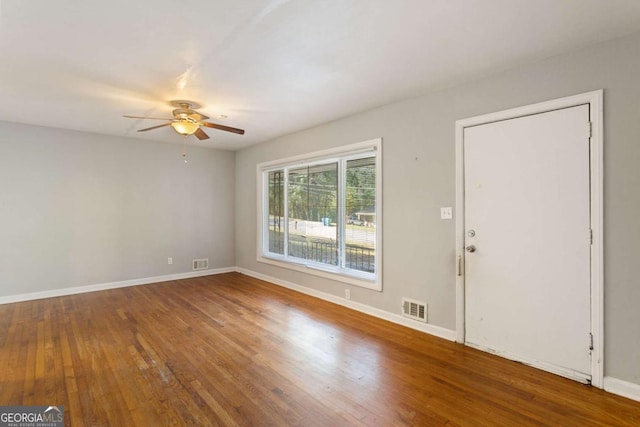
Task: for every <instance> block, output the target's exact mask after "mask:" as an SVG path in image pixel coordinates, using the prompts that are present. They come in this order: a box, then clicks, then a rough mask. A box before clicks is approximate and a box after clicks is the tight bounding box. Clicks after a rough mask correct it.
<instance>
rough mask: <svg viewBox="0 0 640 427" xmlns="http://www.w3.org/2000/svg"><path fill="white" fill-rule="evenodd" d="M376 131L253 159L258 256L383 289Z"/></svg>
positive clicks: (330, 276) (302, 269) (293, 267)
mask: <svg viewBox="0 0 640 427" xmlns="http://www.w3.org/2000/svg"><path fill="white" fill-rule="evenodd" d="M380 145H381V141H380V140H379V139H377V140H372V141H366V142H363V143H359V144H353V145H350V146H347V147H342V148H341V149H339V150H327V151H324V152H321V153H313V154H310V155H308V156H299V157H295V158H290V159H283V160H280V161H276V162H269V163H264V164H261V165H259V166H258V174H259V186H260V188H259V193H260V196H261V203H260V204H259V218H260V219H259V223H260V225H259V230H258V236H260V238H259V242H258V260H259V261H261V262H266V263H270V264H276V265H279V266H282V267H286V268H291V269H294V270H301V271H305V272H308V273H311V274H316V275H320V276H324V277H329V278H332V279H335V280H340V281H343V282H347V283H351V284H355V285H358V286H364V287H367V288H370V289H376V290H381V289H382V287H381V277H382V275H381V272H380V266H381V265H382V263H381V245H380V236H381V232H382V230H381V210H380V206H381V182H382V179H381V178H382V177H381V173H380V170H381V167H380V164H381V158H380Z"/></svg>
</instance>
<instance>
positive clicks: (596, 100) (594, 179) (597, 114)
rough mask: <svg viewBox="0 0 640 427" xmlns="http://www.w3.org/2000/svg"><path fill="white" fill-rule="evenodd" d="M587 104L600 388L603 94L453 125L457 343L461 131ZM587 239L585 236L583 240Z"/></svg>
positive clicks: (461, 335) (461, 311)
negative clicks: (454, 146) (454, 150)
mask: <svg viewBox="0 0 640 427" xmlns="http://www.w3.org/2000/svg"><path fill="white" fill-rule="evenodd" d="M584 104H589V115H590V119H589V120H590V122H591V130H590V132H591V144H590V181H591V183H590V188H589V190H590V197H591V206H590V208H591V230H592V231H591V232H592V244H591V334H592V335H593V350H592V352H591V384H592V385H593V386H595V387H598V388H602V387H603V377H604V370H603V364H604V359H603V357H604V348H603V343H604V305H603V302H604V298H603V295H604V292H603V291H604V262H603V254H604V245H603V237H604V236H603V233H604V226H603V165H604V164H603V141H604V139H603V137H604V131H603V90H602V89H601V90H596V91H593V92H587V93H582V94H578V95H574V96H568V97H564V98H559V99H554V100H551V101H545V102H540V103H537V104H532V105H527V106H523V107H518V108H512V109H509V110H504V111H499V112H495V113H490V114H484V115H481V116H476V117H470V118H467V119H461V120H457V121H456V209H455V211H456V213H457V215H456V220H455V228H456V279H455V281H456V342H459V343H465V276H464V274H465V266H464V240H465V239H464V226H465V218H464V150H463V148H464V129H465V128H466V127H471V126H478V125H483V124H487V123H493V122H497V121H502V120H509V119H515V118H518V117H523V116H530V115H533V114H540V113H545V112H549V111H553V110H558V109H563V108H570V107H575V106H578V105H584ZM586 132H589V129H585V133H586ZM586 237H588V236H585V238H586Z"/></svg>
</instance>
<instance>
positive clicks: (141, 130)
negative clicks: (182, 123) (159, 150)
mask: <svg viewBox="0 0 640 427" xmlns="http://www.w3.org/2000/svg"><path fill="white" fill-rule="evenodd" d="M165 126H171V123H165V124H163V125H158V126H151V127H150V128H145V129H138V132H146V131H148V130H153V129H158V128H162V127H165Z"/></svg>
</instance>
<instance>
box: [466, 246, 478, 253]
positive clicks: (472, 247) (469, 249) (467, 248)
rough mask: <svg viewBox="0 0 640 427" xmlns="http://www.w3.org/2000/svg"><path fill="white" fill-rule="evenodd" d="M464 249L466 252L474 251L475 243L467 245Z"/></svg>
mask: <svg viewBox="0 0 640 427" xmlns="http://www.w3.org/2000/svg"><path fill="white" fill-rule="evenodd" d="M465 249H466V250H467V252H475V251H476V247H475V245H469V246H467V247H466V248H465Z"/></svg>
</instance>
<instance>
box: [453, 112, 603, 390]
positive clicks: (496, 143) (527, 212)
mask: <svg viewBox="0 0 640 427" xmlns="http://www.w3.org/2000/svg"><path fill="white" fill-rule="evenodd" d="M588 125H589V105H580V106H576V107H571V108H564V109H560V110H556V111H550V112H545V113H541V114H535V115H530V116H525V117H520V118H515V119H510V120H503V121H499V122H495V123H489V124H484V125H479V126H474V127H467V128H465V129H464V147H463V150H464V151H463V155H464V207H465V209H464V231H465V237H464V239H465V240H464V244H465V249H466V251H465V255H464V263H465V278H464V281H465V282H464V286H465V340H466V342H467V343H468V344H470V345H473V346H476V347H479V348H481V349H485V350H489V351H492V352H495V353H497V354H500V355H502V356H505V357H508V358H510V359H515V360H519V361H522V362H525V363H527V364H531V365H534V366H536V367H539V368H542V369H545V370H548V371H551V372H555V373H558V374H560V375H564V376H567V377H570V378H574V379H576V380H580V381H583V382H588V381H589V380H590V378H591V351H590V312H591V306H590V304H591V292H590V291H591V289H590V286H591V282H590V262H591V261H590V245H591V238H590V212H589V206H590V199H589V197H590V190H589V184H590V183H589V179H590V178H589V177H590V171H589V132H588V129H589V127H588ZM474 249H475V250H474Z"/></svg>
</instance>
